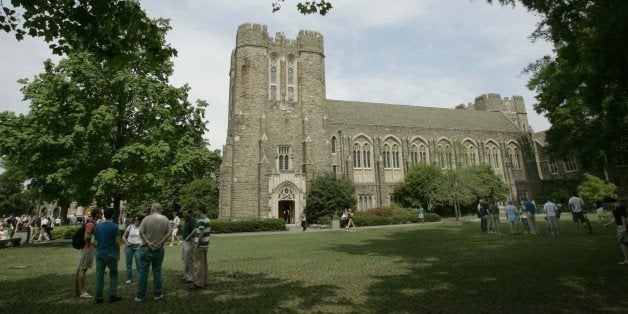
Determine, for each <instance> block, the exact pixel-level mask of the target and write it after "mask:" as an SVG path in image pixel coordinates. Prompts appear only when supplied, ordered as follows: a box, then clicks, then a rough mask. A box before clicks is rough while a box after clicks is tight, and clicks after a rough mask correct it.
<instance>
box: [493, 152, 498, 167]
mask: <svg viewBox="0 0 628 314" xmlns="http://www.w3.org/2000/svg"><path fill="white" fill-rule="evenodd" d="M493 162H494V163H495V166H494V167H493V168H499V153H498V151H497V148H496V147H493Z"/></svg>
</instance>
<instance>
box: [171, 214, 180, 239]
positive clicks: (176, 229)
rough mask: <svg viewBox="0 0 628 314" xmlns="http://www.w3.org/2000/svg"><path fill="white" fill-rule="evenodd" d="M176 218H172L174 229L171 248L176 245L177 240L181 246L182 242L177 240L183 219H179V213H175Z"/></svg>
mask: <svg viewBox="0 0 628 314" xmlns="http://www.w3.org/2000/svg"><path fill="white" fill-rule="evenodd" d="M173 215H174V217H173V218H172V221H171V222H170V226H171V227H172V242H170V246H173V245H174V239H177V240H178V241H179V244H181V240H180V239H179V238H177V233H179V224H180V223H181V218H179V213H177V212H174V214H173Z"/></svg>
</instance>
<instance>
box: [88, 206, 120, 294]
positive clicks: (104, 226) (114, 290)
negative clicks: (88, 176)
mask: <svg viewBox="0 0 628 314" xmlns="http://www.w3.org/2000/svg"><path fill="white" fill-rule="evenodd" d="M111 217H113V208H105V221H104V222H102V223H100V224H98V226H97V227H96V230H94V239H95V240H96V295H95V296H94V299H95V301H96V303H102V302H103V287H104V284H105V282H104V279H105V267H107V268H109V302H117V301H120V299H121V298H120V297H119V296H118V261H119V260H120V229H119V228H118V225H117V224H115V223H113V221H111Z"/></svg>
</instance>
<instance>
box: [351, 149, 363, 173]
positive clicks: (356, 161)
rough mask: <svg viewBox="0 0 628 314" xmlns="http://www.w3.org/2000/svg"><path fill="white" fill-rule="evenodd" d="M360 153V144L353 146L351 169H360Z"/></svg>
mask: <svg viewBox="0 0 628 314" xmlns="http://www.w3.org/2000/svg"><path fill="white" fill-rule="evenodd" d="M361 157H362V153H361V151H360V144H357V143H356V144H355V145H353V168H362V166H361V159H362V158H361Z"/></svg>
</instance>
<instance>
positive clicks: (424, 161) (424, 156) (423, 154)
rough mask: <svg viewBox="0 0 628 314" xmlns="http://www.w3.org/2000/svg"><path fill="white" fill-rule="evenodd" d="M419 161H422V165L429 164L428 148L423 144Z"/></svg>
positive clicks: (420, 148)
mask: <svg viewBox="0 0 628 314" xmlns="http://www.w3.org/2000/svg"><path fill="white" fill-rule="evenodd" d="M419 161H421V163H422V164H427V162H428V161H427V147H425V145H423V144H421V146H419Z"/></svg>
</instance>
